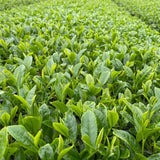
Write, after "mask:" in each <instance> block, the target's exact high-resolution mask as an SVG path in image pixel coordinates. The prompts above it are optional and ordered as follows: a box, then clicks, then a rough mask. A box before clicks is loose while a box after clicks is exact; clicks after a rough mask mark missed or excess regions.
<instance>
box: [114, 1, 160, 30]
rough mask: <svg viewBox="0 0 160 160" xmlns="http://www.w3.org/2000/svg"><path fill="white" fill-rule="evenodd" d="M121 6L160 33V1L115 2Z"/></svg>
mask: <svg viewBox="0 0 160 160" xmlns="http://www.w3.org/2000/svg"><path fill="white" fill-rule="evenodd" d="M113 1H114V2H116V3H117V4H118V5H119V6H121V7H123V8H124V9H126V10H128V11H129V12H130V13H131V14H132V15H134V16H138V17H139V18H140V19H142V20H143V21H145V22H146V23H147V24H149V25H151V27H152V28H154V29H157V30H158V31H160V1H159V0H158V1H156V0H152V1H150V0H132V1H130V0H113Z"/></svg>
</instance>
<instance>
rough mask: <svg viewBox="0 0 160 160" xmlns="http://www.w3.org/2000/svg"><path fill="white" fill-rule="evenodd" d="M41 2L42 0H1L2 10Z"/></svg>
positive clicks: (0, 9) (0, 6) (0, 7)
mask: <svg viewBox="0 0 160 160" xmlns="http://www.w3.org/2000/svg"><path fill="white" fill-rule="evenodd" d="M35 2H40V0H0V11H3V10H7V9H11V8H13V7H22V6H23V5H28V4H33V3H35Z"/></svg>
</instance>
